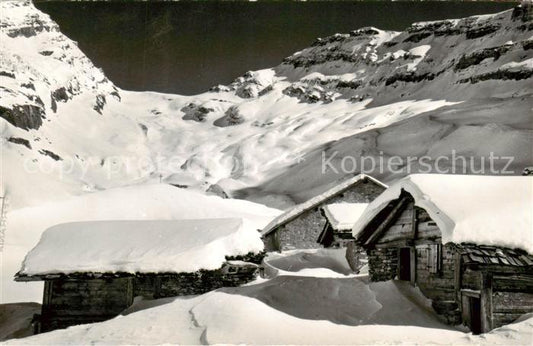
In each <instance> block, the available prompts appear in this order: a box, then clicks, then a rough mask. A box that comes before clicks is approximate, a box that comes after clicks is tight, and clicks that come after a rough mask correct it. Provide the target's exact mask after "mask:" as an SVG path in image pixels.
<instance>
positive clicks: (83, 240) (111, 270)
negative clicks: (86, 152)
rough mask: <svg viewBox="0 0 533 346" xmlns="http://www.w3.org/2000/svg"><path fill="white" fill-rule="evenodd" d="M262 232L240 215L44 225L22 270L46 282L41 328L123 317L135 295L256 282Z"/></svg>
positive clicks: (24, 277) (27, 277) (22, 275)
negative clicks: (225, 217) (246, 223)
mask: <svg viewBox="0 0 533 346" xmlns="http://www.w3.org/2000/svg"><path fill="white" fill-rule="evenodd" d="M262 249H263V244H262V242H261V239H260V237H259V234H258V233H257V232H256V231H255V230H253V229H246V228H244V227H243V222H242V220H241V219H203V220H176V221H94V222H77V223H67V224H61V225H57V226H54V227H52V228H49V229H48V230H46V231H45V232H44V233H43V235H42V237H41V240H40V241H39V243H38V244H37V245H36V246H35V248H33V249H32V250H31V251H30V252H29V253H28V255H27V256H26V258H25V259H24V262H23V264H22V269H21V270H20V271H19V273H17V275H16V278H15V279H16V280H17V281H37V280H39V281H40V280H42V281H44V283H45V285H44V295H43V304H42V312H41V315H40V317H39V318H38V321H37V323H36V328H35V332H45V331H49V330H54V329H58V328H66V327H68V326H71V325H76V324H82V323H91V322H98V321H103V320H107V319H110V318H112V317H115V316H117V315H118V314H120V313H121V312H122V311H123V310H125V309H126V308H128V307H129V306H130V305H131V304H132V303H133V298H134V297H137V296H142V297H144V298H148V299H151V298H163V297H172V296H180V295H191V294H201V293H205V292H207V291H210V290H213V289H216V288H219V287H223V286H238V285H241V284H244V283H247V282H249V281H251V280H253V279H254V278H255V277H256V275H257V274H258V268H259V265H258V264H259V263H261V260H262V257H263V256H262Z"/></svg>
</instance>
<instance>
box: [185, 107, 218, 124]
mask: <svg viewBox="0 0 533 346" xmlns="http://www.w3.org/2000/svg"><path fill="white" fill-rule="evenodd" d="M180 110H181V111H182V112H183V113H185V115H184V116H183V117H182V119H183V120H193V121H196V122H204V121H206V119H207V115H208V114H209V113H211V112H214V109H213V108H211V107H205V106H202V105H198V104H196V103H189V104H188V105H187V106H185V107H183V108H181V109H180Z"/></svg>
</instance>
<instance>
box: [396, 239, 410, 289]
mask: <svg viewBox="0 0 533 346" xmlns="http://www.w3.org/2000/svg"><path fill="white" fill-rule="evenodd" d="M398 276H399V279H400V280H406V281H410V280H411V249H410V248H408V247H404V248H401V249H400V270H399V275H398Z"/></svg>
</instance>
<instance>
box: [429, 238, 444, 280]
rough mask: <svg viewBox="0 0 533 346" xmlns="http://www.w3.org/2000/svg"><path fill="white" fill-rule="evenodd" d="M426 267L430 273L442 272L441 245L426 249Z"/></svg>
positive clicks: (433, 245)
mask: <svg viewBox="0 0 533 346" xmlns="http://www.w3.org/2000/svg"><path fill="white" fill-rule="evenodd" d="M426 251H427V254H426V255H427V267H428V270H429V272H430V273H433V274H436V273H440V271H441V270H442V245H441V244H431V245H429V246H428V248H427V250H426Z"/></svg>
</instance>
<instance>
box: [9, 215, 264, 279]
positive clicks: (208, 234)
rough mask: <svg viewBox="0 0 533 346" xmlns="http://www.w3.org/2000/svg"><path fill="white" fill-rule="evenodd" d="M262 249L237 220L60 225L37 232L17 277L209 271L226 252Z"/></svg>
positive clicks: (255, 234) (256, 236)
mask: <svg viewBox="0 0 533 346" xmlns="http://www.w3.org/2000/svg"><path fill="white" fill-rule="evenodd" d="M262 249H263V242H262V241H261V239H260V236H259V234H258V232H257V231H256V230H254V229H251V228H244V227H243V223H242V220H241V219H198V220H158V221H91V222H75V223H65V224H60V225H56V226H53V227H51V228H49V229H47V230H46V231H45V232H44V233H43V234H42V236H41V240H40V241H39V243H38V244H37V245H36V246H35V247H34V248H33V249H32V250H31V251H30V252H29V253H28V254H27V255H26V258H25V259H24V262H23V263H22V269H21V270H20V272H19V273H18V275H19V276H39V275H46V274H70V273H117V272H119V273H123V272H126V273H163V272H164V273H179V272H194V271H197V270H200V269H208V270H213V269H218V268H220V267H221V266H222V264H223V263H224V262H225V257H226V256H237V255H244V254H247V253H248V252H260V251H262Z"/></svg>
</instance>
